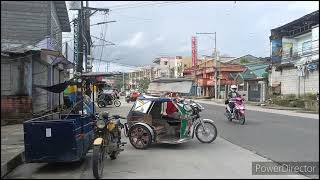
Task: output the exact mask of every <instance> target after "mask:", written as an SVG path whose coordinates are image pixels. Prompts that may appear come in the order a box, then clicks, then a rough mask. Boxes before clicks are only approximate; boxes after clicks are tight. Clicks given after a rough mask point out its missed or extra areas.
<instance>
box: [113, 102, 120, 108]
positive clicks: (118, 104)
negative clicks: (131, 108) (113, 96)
mask: <svg viewBox="0 0 320 180" xmlns="http://www.w3.org/2000/svg"><path fill="white" fill-rule="evenodd" d="M113 104H114V106H115V107H120V106H121V102H120V101H119V100H115V101H114V102H113Z"/></svg>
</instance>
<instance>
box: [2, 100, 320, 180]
mask: <svg viewBox="0 0 320 180" xmlns="http://www.w3.org/2000/svg"><path fill="white" fill-rule="evenodd" d="M203 105H204V107H205V108H206V110H205V111H204V112H202V116H203V118H211V119H214V120H215V122H216V126H217V128H218V136H219V137H218V138H217V139H216V140H215V141H214V142H213V143H211V144H202V143H200V142H199V141H198V140H197V139H193V140H192V141H191V142H188V143H184V144H180V145H165V144H161V145H153V146H152V147H151V148H150V149H147V150H136V149H134V148H133V147H132V146H131V144H130V143H129V141H128V139H127V138H125V139H124V140H125V141H127V142H128V144H127V145H125V151H123V152H121V154H120V155H119V157H118V159H116V160H113V161H111V160H110V159H107V160H106V161H105V171H104V178H186V179H188V178H299V177H300V178H304V177H301V176H253V175H252V172H251V170H252V166H251V163H252V162H254V161H268V159H266V158H264V157H262V156H265V157H267V158H269V159H272V160H276V161H295V160H297V161H298V160H299V161H315V160H316V159H317V161H319V155H318V154H319V142H318V140H319V139H318V138H319V129H318V128H319V122H318V120H317V119H307V118H299V117H293V116H285V115H278V114H271V113H265V112H258V111H247V123H246V125H239V124H237V123H236V122H228V121H227V120H226V119H225V118H224V115H223V112H224V107H221V106H216V105H207V104H203ZM131 106H132V103H130V104H127V103H123V105H122V106H121V107H120V108H103V110H107V111H109V112H111V113H112V114H116V113H120V114H121V115H126V113H127V112H128V110H129V108H130V107H131ZM224 139H226V140H228V141H230V142H231V143H230V142H228V141H226V140H224ZM235 144H236V145H235ZM238 145H239V146H238ZM242 147H244V148H242ZM247 149H249V150H253V151H255V152H256V153H254V152H252V151H249V150H247ZM260 155H261V156H260ZM91 156H92V153H91V152H89V153H88V154H87V156H86V158H85V160H84V161H83V162H79V163H70V164H45V163H35V164H23V165H21V166H19V167H18V168H16V169H15V170H14V171H13V172H12V173H10V174H9V175H8V176H7V178H33V179H48V178H58V179H63V178H67V179H70V178H71V179H79V178H81V179H82V178H93V176H92V169H91Z"/></svg>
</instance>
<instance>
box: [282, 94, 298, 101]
mask: <svg viewBox="0 0 320 180" xmlns="http://www.w3.org/2000/svg"><path fill="white" fill-rule="evenodd" d="M284 98H285V99H287V100H296V99H297V96H296V95H295V94H288V95H286V96H284Z"/></svg>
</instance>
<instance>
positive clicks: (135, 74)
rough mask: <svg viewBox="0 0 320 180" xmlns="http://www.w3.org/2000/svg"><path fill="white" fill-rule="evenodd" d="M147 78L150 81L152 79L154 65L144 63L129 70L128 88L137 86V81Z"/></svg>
mask: <svg viewBox="0 0 320 180" xmlns="http://www.w3.org/2000/svg"><path fill="white" fill-rule="evenodd" d="M144 78H147V79H149V80H150V81H151V80H153V79H154V66H153V65H146V66H142V67H137V68H136V69H135V70H133V71H131V72H129V87H130V89H137V88H139V81H140V80H142V79H144Z"/></svg>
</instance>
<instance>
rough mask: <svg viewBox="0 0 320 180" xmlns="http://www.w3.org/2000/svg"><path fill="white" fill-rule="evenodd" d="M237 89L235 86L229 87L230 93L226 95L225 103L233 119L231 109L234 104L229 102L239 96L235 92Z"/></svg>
mask: <svg viewBox="0 0 320 180" xmlns="http://www.w3.org/2000/svg"><path fill="white" fill-rule="evenodd" d="M237 89H238V88H237V86H236V85H231V87H230V92H229V93H228V99H227V101H226V104H228V106H229V107H230V111H231V112H230V113H231V114H232V118H234V114H233V112H234V110H233V109H234V107H235V105H234V102H233V101H230V100H232V99H233V98H236V97H238V96H240V94H239V93H238V92H237Z"/></svg>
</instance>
